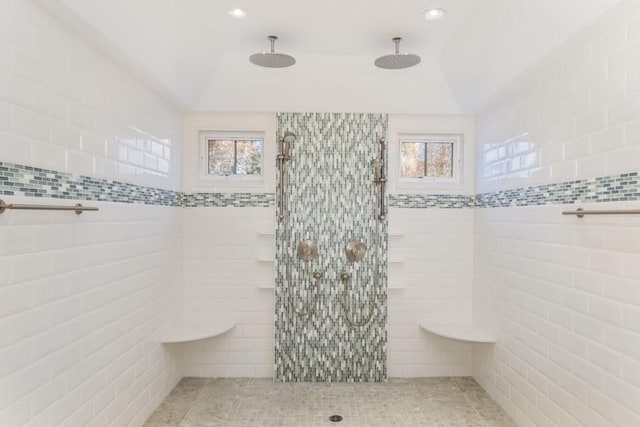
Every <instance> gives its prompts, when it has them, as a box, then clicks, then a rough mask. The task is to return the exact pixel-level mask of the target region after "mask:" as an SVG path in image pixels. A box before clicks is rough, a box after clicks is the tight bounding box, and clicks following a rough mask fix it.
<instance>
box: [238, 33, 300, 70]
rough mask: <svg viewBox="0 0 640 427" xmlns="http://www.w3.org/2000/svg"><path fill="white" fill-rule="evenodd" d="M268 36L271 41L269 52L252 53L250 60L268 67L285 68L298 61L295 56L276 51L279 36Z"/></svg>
mask: <svg viewBox="0 0 640 427" xmlns="http://www.w3.org/2000/svg"><path fill="white" fill-rule="evenodd" d="M268 38H269V41H270V42H271V50H270V51H269V52H260V53H255V54H253V55H251V56H250V57H249V61H250V62H251V63H252V64H255V65H259V66H261V67H268V68H285V67H290V66H292V65H293V64H295V63H296V59H295V58H294V57H293V56H291V55H286V54H284V53H277V52H276V49H275V46H276V40H278V37H276V36H269V37H268Z"/></svg>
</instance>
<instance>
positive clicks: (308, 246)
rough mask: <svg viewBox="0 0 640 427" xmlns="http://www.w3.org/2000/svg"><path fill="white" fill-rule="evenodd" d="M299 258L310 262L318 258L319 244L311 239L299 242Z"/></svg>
mask: <svg viewBox="0 0 640 427" xmlns="http://www.w3.org/2000/svg"><path fill="white" fill-rule="evenodd" d="M298 258H300V259H301V260H302V261H305V262H309V261H313V260H314V259H316V258H318V245H316V244H315V243H314V242H312V241H311V240H303V241H301V242H300V243H298Z"/></svg>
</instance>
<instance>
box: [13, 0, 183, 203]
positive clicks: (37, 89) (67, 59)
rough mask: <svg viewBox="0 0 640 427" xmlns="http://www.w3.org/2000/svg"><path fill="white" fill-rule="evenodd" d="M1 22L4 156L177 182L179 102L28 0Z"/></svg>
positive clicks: (155, 182)
mask: <svg viewBox="0 0 640 427" xmlns="http://www.w3.org/2000/svg"><path fill="white" fill-rule="evenodd" d="M0 23H1V25H0V27H1V28H2V29H3V30H2V31H1V32H0V46H1V47H0V49H2V52H5V53H6V55H2V56H3V59H4V61H3V62H0V152H1V153H2V158H1V159H0V160H2V161H5V162H11V163H18V164H24V165H32V166H38V167H42V168H48V169H54V170H59V171H65V172H71V173H74V174H85V175H91V176H96V177H101V178H109V179H120V180H123V181H126V182H131V183H134V184H140V185H147V186H152V187H161V188H165V189H171V190H179V189H180V188H179V187H180V182H179V176H180V159H179V147H178V145H179V139H178V138H179V135H180V132H181V116H180V114H179V113H178V110H177V109H175V108H174V107H172V106H170V105H168V104H167V102H166V101H164V100H163V99H162V98H161V97H160V96H158V95H156V94H155V92H153V91H151V90H147V89H146V88H144V87H142V86H141V84H140V83H139V82H138V81H136V80H135V79H134V78H133V77H131V76H130V75H129V74H127V73H126V72H124V71H123V70H122V69H121V68H120V67H118V65H116V64H115V63H114V62H113V60H111V59H109V58H106V57H105V56H104V55H102V54H101V53H99V52H97V51H96V50H95V49H94V48H93V47H92V46H91V45H90V43H89V42H86V41H84V40H83V39H82V37H81V36H80V35H78V34H75V33H73V32H71V31H70V30H68V29H66V28H65V27H64V26H62V25H61V24H60V23H59V22H58V21H57V20H56V18H54V17H52V16H50V15H49V14H48V13H46V12H44V11H43V10H42V9H41V8H40V7H39V6H38V5H36V4H35V2H34V1H33V0H24V1H22V0H21V1H13V0H8V1H4V2H3V3H2V5H1V7H0Z"/></svg>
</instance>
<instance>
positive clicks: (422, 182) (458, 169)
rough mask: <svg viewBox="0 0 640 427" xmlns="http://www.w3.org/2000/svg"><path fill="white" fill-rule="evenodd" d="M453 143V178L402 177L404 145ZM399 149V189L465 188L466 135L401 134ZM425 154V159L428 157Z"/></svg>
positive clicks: (399, 135) (397, 177)
mask: <svg viewBox="0 0 640 427" xmlns="http://www.w3.org/2000/svg"><path fill="white" fill-rule="evenodd" d="M405 142H408V143H416V142H418V143H425V144H426V143H430V142H431V143H452V144H453V148H452V157H453V158H452V164H451V166H452V169H453V170H452V176H451V177H428V176H425V177H423V178H411V177H405V176H402V144H403V143H405ZM396 148H397V153H398V155H397V174H396V179H397V187H398V188H402V189H426V188H429V189H451V188H455V189H460V188H463V187H464V179H463V178H464V161H463V160H464V159H463V155H464V135H462V134H457V133H456V134H453V133H451V134H448V133H438V134H435V133H406V132H405V133H399V134H398V146H397V147H396ZM426 154H427V153H426V152H425V157H426ZM425 161H426V159H425Z"/></svg>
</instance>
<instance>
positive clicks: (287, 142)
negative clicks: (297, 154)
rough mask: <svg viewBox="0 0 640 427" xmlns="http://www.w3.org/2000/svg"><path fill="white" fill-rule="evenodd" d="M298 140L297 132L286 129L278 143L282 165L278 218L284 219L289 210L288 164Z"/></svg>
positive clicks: (279, 160)
mask: <svg viewBox="0 0 640 427" xmlns="http://www.w3.org/2000/svg"><path fill="white" fill-rule="evenodd" d="M295 140H296V134H295V133H293V132H289V131H286V132H285V133H284V136H283V137H282V138H281V139H280V143H279V144H278V156H277V157H276V159H277V160H278V165H279V167H280V194H279V206H280V209H279V212H278V219H279V220H280V221H282V220H283V219H284V217H285V214H286V210H287V203H286V200H285V198H286V190H287V174H286V172H287V171H286V164H287V162H288V161H289V160H291V144H293V142H294V141H295Z"/></svg>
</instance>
